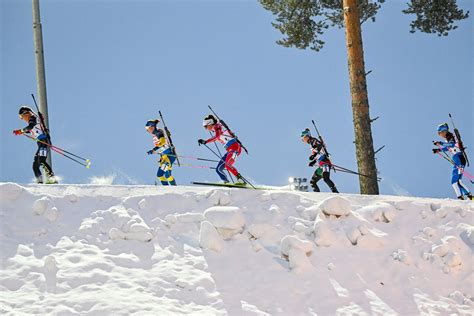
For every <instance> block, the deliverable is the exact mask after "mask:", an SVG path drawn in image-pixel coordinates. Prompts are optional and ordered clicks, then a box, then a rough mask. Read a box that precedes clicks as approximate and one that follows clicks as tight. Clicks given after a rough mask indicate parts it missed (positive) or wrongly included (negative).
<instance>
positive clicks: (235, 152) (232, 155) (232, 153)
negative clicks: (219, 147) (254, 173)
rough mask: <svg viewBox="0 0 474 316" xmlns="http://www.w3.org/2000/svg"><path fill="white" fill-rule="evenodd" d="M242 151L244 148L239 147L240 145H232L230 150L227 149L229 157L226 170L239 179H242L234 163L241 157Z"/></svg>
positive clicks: (226, 161)
mask: <svg viewBox="0 0 474 316" xmlns="http://www.w3.org/2000/svg"><path fill="white" fill-rule="evenodd" d="M241 151H242V147H241V146H240V145H239V143H234V144H232V145H231V146H229V148H227V157H226V160H225V168H226V169H227V170H229V172H230V173H232V174H233V175H234V176H236V177H237V178H240V175H239V172H238V171H237V169H235V167H234V163H235V159H236V158H237V156H239V155H240V152H241Z"/></svg>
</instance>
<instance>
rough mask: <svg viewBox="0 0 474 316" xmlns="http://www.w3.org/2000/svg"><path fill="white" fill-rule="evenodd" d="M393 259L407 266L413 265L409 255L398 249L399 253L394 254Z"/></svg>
mask: <svg viewBox="0 0 474 316" xmlns="http://www.w3.org/2000/svg"><path fill="white" fill-rule="evenodd" d="M392 258H393V259H394V260H397V261H400V262H402V263H404V264H406V265H407V266H409V265H410V264H412V263H413V260H412V259H411V257H410V256H409V255H408V253H407V252H406V251H405V250H401V249H398V250H397V251H395V252H393V253H392Z"/></svg>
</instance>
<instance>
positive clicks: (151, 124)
mask: <svg viewBox="0 0 474 316" xmlns="http://www.w3.org/2000/svg"><path fill="white" fill-rule="evenodd" d="M158 123H160V120H148V121H146V124H145V128H146V127H149V126H153V127H156V125H157V124H158Z"/></svg>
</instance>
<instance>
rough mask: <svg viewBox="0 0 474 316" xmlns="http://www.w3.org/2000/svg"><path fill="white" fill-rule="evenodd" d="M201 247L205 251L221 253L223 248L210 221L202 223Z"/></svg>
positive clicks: (200, 233)
mask: <svg viewBox="0 0 474 316" xmlns="http://www.w3.org/2000/svg"><path fill="white" fill-rule="evenodd" d="M199 245H200V246H201V247H202V248H204V249H210V250H214V251H216V252H220V251H221V250H222V248H223V242H222V239H221V237H220V236H219V233H218V232H217V230H216V228H215V227H214V226H213V225H212V224H211V223H210V222H208V221H203V222H201V230H200V232H199Z"/></svg>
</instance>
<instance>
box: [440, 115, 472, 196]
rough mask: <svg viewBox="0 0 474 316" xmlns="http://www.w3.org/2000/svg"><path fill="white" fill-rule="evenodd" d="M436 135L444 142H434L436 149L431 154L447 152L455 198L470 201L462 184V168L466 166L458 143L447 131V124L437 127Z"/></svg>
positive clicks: (469, 193)
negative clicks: (449, 158)
mask: <svg viewBox="0 0 474 316" xmlns="http://www.w3.org/2000/svg"><path fill="white" fill-rule="evenodd" d="M438 135H439V136H441V137H443V138H444V139H445V140H446V141H445V142H442V141H434V142H433V144H434V145H435V146H438V148H433V153H434V154H438V153H440V152H449V153H451V155H452V157H451V158H452V163H453V176H452V178H451V184H452V186H453V188H454V192H456V196H457V198H458V199H460V200H464V195H466V197H467V198H468V199H469V200H472V194H471V192H470V191H469V189H468V188H467V187H466V185H465V184H464V183H463V182H462V176H463V172H464V167H465V166H466V158H465V157H464V155H463V153H462V151H461V149H460V146H459V143H458V142H457V141H456V138H455V137H454V135H453V134H452V133H451V132H450V131H449V126H448V123H443V124H441V125H439V126H438Z"/></svg>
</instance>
